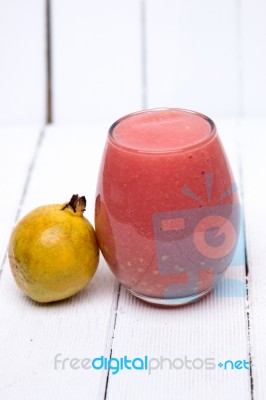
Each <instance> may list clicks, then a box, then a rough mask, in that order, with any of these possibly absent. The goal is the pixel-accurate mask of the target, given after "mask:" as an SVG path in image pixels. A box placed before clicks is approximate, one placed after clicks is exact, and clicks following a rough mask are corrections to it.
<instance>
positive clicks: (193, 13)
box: [146, 0, 240, 118]
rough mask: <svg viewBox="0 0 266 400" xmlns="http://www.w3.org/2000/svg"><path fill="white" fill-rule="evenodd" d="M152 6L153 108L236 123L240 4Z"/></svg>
mask: <svg viewBox="0 0 266 400" xmlns="http://www.w3.org/2000/svg"><path fill="white" fill-rule="evenodd" d="M146 3H147V11H146V21H147V27H146V30H147V92H148V106H149V107H181V108H188V109H192V110H193V109H194V110H198V111H201V112H203V113H205V114H207V115H210V116H212V117H213V118H214V117H216V116H220V117H234V116H235V115H236V114H237V113H238V111H239V110H238V107H239V84H240V83H239V70H238V69H239V68H238V66H239V60H238V53H239V51H238V44H239V38H238V32H237V29H236V21H237V18H238V8H237V1H236V0H235V1H232V0H225V1H223V2H217V1H216V2H214V1H212V0H203V1H200V2H199V1H197V0H190V1H186V0H180V1H176V0H165V1H161V0H146Z"/></svg>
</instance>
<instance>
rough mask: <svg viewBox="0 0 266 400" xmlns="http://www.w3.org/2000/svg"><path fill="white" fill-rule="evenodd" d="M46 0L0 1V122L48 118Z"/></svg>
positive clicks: (38, 120)
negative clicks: (46, 101)
mask: <svg viewBox="0 0 266 400" xmlns="http://www.w3.org/2000/svg"><path fill="white" fill-rule="evenodd" d="M44 5H45V0H38V1H36V0H25V1H23V2H22V1H17V0H10V1H5V0H0V49H1V62H0V110H1V112H0V123H11V124H16V123H39V124H41V123H43V122H44V120H45V95H46V94H45V84H46V83H45V7H44Z"/></svg>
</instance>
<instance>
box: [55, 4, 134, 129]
mask: <svg viewBox="0 0 266 400" xmlns="http://www.w3.org/2000/svg"><path fill="white" fill-rule="evenodd" d="M52 32H53V36H52V51H53V104H54V119H55V121H56V122H73V121H74V122H75V121H76V122H80V121H81V122H84V121H95V120H97V119H103V118H105V119H106V118H109V119H110V123H111V122H113V120H115V119H117V118H119V117H120V116H123V114H127V113H130V112H132V111H135V110H138V109H140V108H141V28H140V5H139V1H137V2H134V1H131V2H125V1H123V0H113V1H111V2H110V1H108V0H100V1H97V2H88V1H86V0H79V1H75V0H53V1H52Z"/></svg>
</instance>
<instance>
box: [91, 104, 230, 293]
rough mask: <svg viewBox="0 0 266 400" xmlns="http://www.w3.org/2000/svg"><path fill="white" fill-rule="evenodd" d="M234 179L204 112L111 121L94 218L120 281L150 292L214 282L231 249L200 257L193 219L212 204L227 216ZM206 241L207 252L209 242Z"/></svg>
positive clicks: (104, 250) (161, 113) (178, 290)
mask: <svg viewBox="0 0 266 400" xmlns="http://www.w3.org/2000/svg"><path fill="white" fill-rule="evenodd" d="M233 184H234V179H233V175H232V172H231V169H230V166H229V164H228V160H227V158H226V155H225V153H224V150H223V147H222V145H221V142H220V140H219V137H218V135H217V133H216V130H215V127H214V126H212V125H211V123H210V122H209V121H208V120H206V119H204V118H202V117H201V116H199V115H197V114H194V113H189V112H186V111H173V110H165V111H163V110H160V111H156V110H154V111H151V112H145V113H140V114H133V115H132V116H129V117H128V118H125V119H122V120H121V121H120V122H119V123H118V124H117V125H115V126H114V128H113V132H112V133H111V135H110V134H109V138H108V140H107V144H106V148H105V152H104V155H103V160H102V165H101V169H100V173H99V180H98V188H97V201H96V214H95V224H96V233H97V238H98V241H99V244H100V247H101V250H102V253H103V255H104V257H105V259H106V260H107V263H108V265H109V266H110V268H111V270H112V271H113V272H114V274H115V275H116V277H117V278H118V279H119V280H120V282H121V283H123V284H124V285H125V286H126V287H128V288H130V289H131V290H132V291H134V292H136V293H139V294H141V295H144V296H150V297H154V298H168V297H169V298H171V297H178V296H181V297H182V296H183V297H184V296H190V295H192V294H195V293H198V292H202V291H205V290H209V289H210V288H212V286H213V284H214V281H216V280H217V279H218V278H219V277H221V273H222V272H223V271H224V270H225V269H226V267H227V266H228V265H229V263H230V260H229V259H230V257H231V258H232V254H231V253H230V251H231V250H232V249H231V250H230V248H229V247H228V249H227V248H225V249H224V252H225V257H220V259H219V260H218V261H217V262H216V260H214V261H215V262H213V261H212V263H211V264H210V263H209V261H208V259H207V258H206V257H205V258H203V261H202V259H201V258H200V259H199V252H198V250H197V249H196V250H195V249H194V248H195V243H193V240H194V239H193V238H194V237H193V234H194V233H193V232H194V228H195V226H194V225H195V224H194V222H195V221H198V220H200V218H205V217H206V215H208V213H211V214H215V213H216V210H217V206H218V207H219V206H220V209H221V213H222V216H220V220H219V221H220V222H221V218H224V220H227V219H230V218H231V216H232V214H233V212H232V207H231V206H232V205H233V204H234V203H237V202H238V197H237V194H236V193H235V191H234V190H232V187H233V186H232V185H233ZM215 207H216V208H215ZM226 207H227V208H226ZM228 207H229V208H228ZM213 218H214V217H212V219H210V218H209V219H208V218H207V219H204V221H205V222H206V221H207V222H206V223H207V224H208V223H210V221H213ZM237 218H238V217H237V216H234V217H233V219H234V221H233V223H235V224H236V225H237V223H238V221H237ZM231 219H232V218H231ZM193 221H194V222H193ZM220 222H219V223H220ZM195 223H196V222H195ZM193 224H194V225H193ZM205 228H206V230H208V229H209V228H210V227H207V226H206V227H205ZM231 228H232V226H231V225H230V224H229V225H226V229H227V230H228V229H229V231H230V229H231ZM197 229H198V228H197ZM219 229H220V231H219ZM219 229H218V231H217V232H218V233H217V232H216V233H214V235H212V236H214V237H215V235H216V236H218V237H220V239H223V236H222V235H227V233H228V232H226V231H223V229H225V228H223V227H220V228H219ZM221 229H222V230H221ZM231 230H232V229H231ZM236 230H237V228H236ZM219 232H220V233H219ZM207 233H208V232H207ZM229 233H230V232H229ZM208 234H209V233H208ZM207 236H208V235H207ZM207 236H206V237H207ZM212 236H211V239H210V240H211V241H212V240H213V237H212ZM198 237H199V238H200V240H202V235H201V236H200V234H199V235H198ZM232 237H233V236H232V235H231V238H232ZM204 238H205V236H204V237H203V239H204ZM215 240H216V239H215ZM203 242H204V241H203ZM214 245H215V246H219V245H221V243H220V242H219V240H218V241H216V242H215V243H214ZM193 246H194V247H193ZM200 246H203V247H204V246H205V244H204V243H203V244H201V245H200ZM203 247H202V248H201V249H200V251H201V250H202V251H203V253H204V251H205V250H206V249H209V248H210V243H209V245H208V243H207V244H206V249H204V248H203ZM198 249H199V248H198ZM206 251H207V250H206ZM193 252H194V253H195V257H196V258H195V257H194V256H193V257H194V259H193V260H192V258H193V257H192V256H191V254H192V253H193ZM197 252H198V253H197ZM181 253H182V255H181ZM194 253H193V254H194ZM205 253H206V252H205ZM206 254H207V253H206ZM197 257H198V258H197ZM228 257H229V258H228ZM198 259H199V260H201V262H197V260H198ZM195 260H196V261H195ZM205 261H206V262H205ZM210 266H211V267H210Z"/></svg>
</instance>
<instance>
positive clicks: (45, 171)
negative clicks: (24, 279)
mask: <svg viewBox="0 0 266 400" xmlns="http://www.w3.org/2000/svg"><path fill="white" fill-rule="evenodd" d="M105 136H106V126H98V125H97V126H96V125H92V126H89V127H83V128H82V127H77V126H74V127H72V128H67V127H61V128H58V129H57V128H56V127H51V128H48V129H47V131H46V133H45V137H44V139H43V142H42V147H41V149H40V152H39V154H38V158H37V160H36V162H35V165H34V169H33V171H32V174H31V179H30V184H29V186H28V190H27V193H26V195H25V199H24V203H23V208H22V211H21V216H22V215H24V214H25V213H26V212H28V211H29V210H30V209H33V208H34V207H36V206H39V205H42V204H45V203H57V202H62V203H63V202H64V201H65V200H68V199H69V197H70V196H71V195H72V193H80V194H84V195H86V197H87V200H88V204H87V211H86V216H87V217H88V218H89V219H90V220H92V216H93V210H94V196H95V183H96V179H97V172H98V164H99V162H100V158H101V151H102V150H103V144H104V141H105ZM95 137H97V140H95ZM25 147H27V142H24V146H23V148H25ZM14 156H15V155H14ZM0 284H1V290H0V318H1V324H2V329H1V331H0V354H1V357H0V397H1V398H5V399H8V400H15V399H17V398H18V397H23V398H27V399H36V398H37V399H39V400H42V399H43V400H46V399H48V398H56V399H59V400H60V399H64V400H72V399H74V398H75V399H80V400H81V399H84V398H91V399H103V398H104V392H105V384H106V376H107V371H106V370H102V371H97V370H94V369H89V370H88V369H84V368H79V369H74V368H71V366H70V364H69V360H67V361H66V364H62V361H63V360H64V359H65V358H70V359H72V358H79V359H80V360H83V359H85V358H91V359H93V358H94V357H99V356H101V355H103V356H105V357H109V353H110V342H111V337H112V332H113V324H114V316H115V313H114V308H115V305H116V297H117V283H116V282H115V280H114V278H113V276H112V275H111V272H110V271H109V270H108V269H107V267H106V265H105V263H104V262H103V261H102V260H101V263H100V267H99V270H98V271H97V273H96V275H95V277H94V278H93V280H92V282H91V283H90V284H89V285H88V287H87V288H86V289H85V290H83V291H82V292H80V293H79V294H78V295H76V296H74V297H72V298H70V299H68V300H65V301H62V302H58V303H55V304H48V305H38V304H36V303H34V302H32V301H31V300H29V299H28V298H26V297H25V296H24V295H23V294H22V293H21V292H20V291H19V290H18V289H17V287H16V286H15V283H14V281H13V278H12V276H11V273H10V268H9V266H8V265H7V263H6V264H5V265H4V268H3V272H2V279H1V281H0ZM56 355H58V356H57V357H58V359H59V360H61V362H60V361H59V362H58V363H57V364H56V365H55V357H56ZM80 362H81V361H80Z"/></svg>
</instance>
